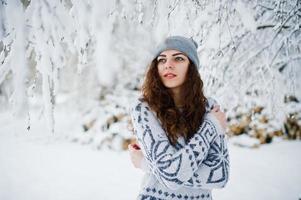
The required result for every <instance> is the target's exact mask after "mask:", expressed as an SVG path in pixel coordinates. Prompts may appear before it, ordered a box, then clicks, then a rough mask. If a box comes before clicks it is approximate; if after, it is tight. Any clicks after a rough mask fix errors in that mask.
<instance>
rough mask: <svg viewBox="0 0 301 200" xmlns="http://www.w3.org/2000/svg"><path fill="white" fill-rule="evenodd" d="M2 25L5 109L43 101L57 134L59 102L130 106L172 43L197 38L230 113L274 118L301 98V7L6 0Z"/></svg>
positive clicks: (210, 90)
mask: <svg viewBox="0 0 301 200" xmlns="http://www.w3.org/2000/svg"><path fill="white" fill-rule="evenodd" d="M0 19H1V20H0V62H1V67H0V102H1V109H4V107H5V108H6V107H9V108H13V109H14V113H16V114H17V115H19V114H20V113H25V114H26V113H28V112H30V110H31V107H32V103H33V102H42V106H43V113H44V116H45V117H46V119H47V121H48V125H49V127H50V130H52V131H54V127H55V119H54V111H55V105H56V104H57V103H58V102H60V101H64V102H69V105H70V107H72V108H76V109H78V110H80V111H81V112H83V113H84V112H87V111H89V110H93V108H94V107H95V105H97V103H96V104H95V101H99V100H101V99H104V98H107V99H110V98H108V97H109V96H115V97H120V96H122V97H123V99H127V100H126V101H124V102H120V101H119V102H118V104H121V105H122V106H124V107H125V106H126V105H127V104H128V102H130V101H131V98H133V97H131V95H130V94H132V91H133V90H135V91H137V89H138V88H139V84H141V81H142V76H143V73H144V72H145V70H146V67H147V64H148V63H149V61H150V59H151V58H152V55H153V54H152V53H153V49H154V48H155V46H156V44H157V43H158V42H160V41H161V40H162V39H163V38H164V37H166V36H169V35H178V34H180V35H185V36H187V37H193V38H194V39H195V40H196V42H197V43H198V44H199V49H198V52H199V56H200V59H201V65H202V68H201V69H200V73H201V77H202V79H203V80H204V82H205V92H206V94H207V95H208V96H215V97H216V98H217V99H218V100H219V101H220V102H221V104H222V105H223V106H224V107H225V108H227V109H228V110H232V109H233V108H235V107H236V106H237V105H243V106H246V105H248V104H253V103H254V102H255V103H256V102H257V103H259V104H262V105H265V106H266V107H267V108H268V109H269V112H270V113H271V114H277V113H279V111H281V108H283V99H284V96H285V95H294V96H296V97H298V98H299V99H300V98H301V93H300V90H297V88H299V87H300V83H301V81H300V77H301V69H300V64H301V61H300V58H301V54H300V46H301V42H300V38H301V37H300V30H301V2H300V1H299V0H292V1H284V0H274V1H273V0H262V1H246V0H219V1H199V0H167V1H158V0H153V1H146V0H135V1H134V0H132V1H125V0H115V1H97V0H89V1H74V0H54V1H47V0H36V1H28V0H22V1H19V0H9V1H8V0H1V4H0ZM60 99H61V100H60ZM62 99H63V100H62ZM94 100H95V101H94ZM111 100H112V98H111ZM93 102H94V103H93ZM111 102H112V101H111ZM116 104H117V103H116ZM276 117H278V118H279V119H280V118H283V116H282V115H277V116H276Z"/></svg>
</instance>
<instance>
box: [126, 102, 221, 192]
mask: <svg viewBox="0 0 301 200" xmlns="http://www.w3.org/2000/svg"><path fill="white" fill-rule="evenodd" d="M210 115H211V114H210V113H208V114H206V115H205V119H204V122H203V123H202V125H201V126H200V128H199V129H198V131H197V133H196V134H195V135H194V137H192V138H191V139H190V141H189V142H188V143H187V144H186V145H185V146H183V148H181V149H179V150H176V149H175V148H173V146H172V145H171V144H170V142H169V140H168V138H167V136H166V133H165V132H164V130H163V129H162V127H161V125H160V123H159V121H158V119H157V118H156V117H155V115H154V113H153V112H152V111H151V110H150V108H149V107H148V105H147V103H146V102H141V101H139V100H138V102H136V103H135V104H134V106H133V107H132V108H131V119H132V122H133V126H134V133H135V135H136V137H137V141H138V143H139V145H140V147H141V150H142V153H143V154H144V157H145V159H146V162H147V163H148V165H149V167H150V170H151V171H152V173H153V174H154V175H155V176H156V177H157V179H158V181H159V182H160V183H161V184H163V185H165V186H166V187H167V188H169V189H172V190H176V189H178V188H180V187H182V186H183V185H184V183H185V182H187V181H188V180H189V179H191V177H192V176H193V174H194V173H195V172H196V171H197V169H198V168H199V166H200V165H201V163H202V161H203V160H204V158H206V156H207V154H208V151H209V147H210V145H211V143H212V142H213V141H214V140H215V138H217V137H218V135H219V134H220V133H221V132H222V130H220V127H219V125H218V124H216V121H214V120H212V118H213V117H212V116H210ZM215 120H216V119H215Z"/></svg>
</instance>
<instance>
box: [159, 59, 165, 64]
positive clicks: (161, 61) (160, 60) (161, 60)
mask: <svg viewBox="0 0 301 200" xmlns="http://www.w3.org/2000/svg"><path fill="white" fill-rule="evenodd" d="M158 62H159V63H165V62H166V59H163V58H161V59H158Z"/></svg>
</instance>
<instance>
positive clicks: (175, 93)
mask: <svg viewBox="0 0 301 200" xmlns="http://www.w3.org/2000/svg"><path fill="white" fill-rule="evenodd" d="M172 96H173V100H174V103H175V106H176V107H178V108H180V107H182V99H181V95H180V88H173V89H172Z"/></svg>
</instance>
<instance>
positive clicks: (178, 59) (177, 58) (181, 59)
mask: <svg viewBox="0 0 301 200" xmlns="http://www.w3.org/2000/svg"><path fill="white" fill-rule="evenodd" d="M175 60H176V61H183V60H184V58H182V57H176V58H175Z"/></svg>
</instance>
